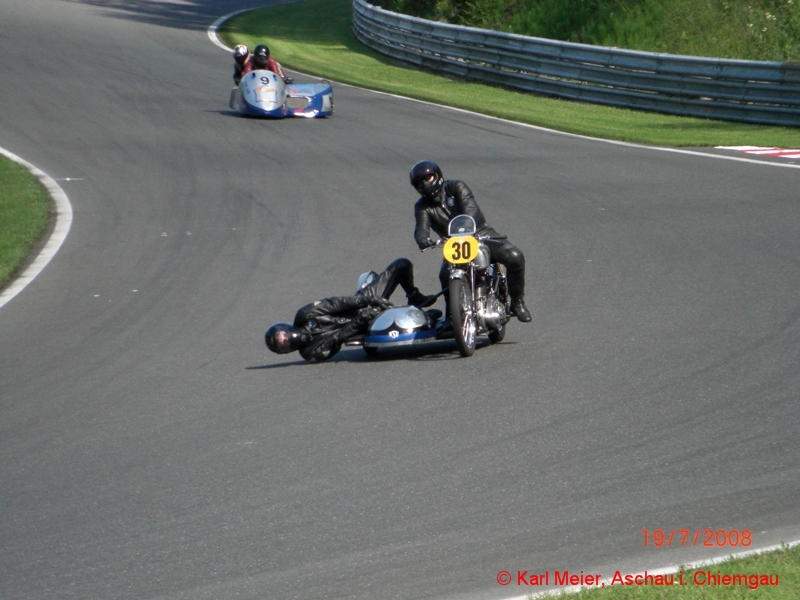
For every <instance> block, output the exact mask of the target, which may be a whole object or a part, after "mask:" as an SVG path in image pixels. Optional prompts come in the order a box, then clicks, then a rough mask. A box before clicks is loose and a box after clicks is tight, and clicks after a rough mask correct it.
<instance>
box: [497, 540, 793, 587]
mask: <svg viewBox="0 0 800 600" xmlns="http://www.w3.org/2000/svg"><path fill="white" fill-rule="evenodd" d="M798 545H800V540H795V541H794V542H789V543H788V544H776V545H774V546H767V547H766V548H759V549H757V550H748V551H746V552H739V553H738V554H726V555H725V556H718V557H716V558H710V559H707V560H698V561H695V562H692V563H687V564H685V565H673V566H671V567H664V568H661V569H654V570H651V569H647V574H648V575H653V576H657V575H669V574H671V573H677V572H678V571H692V570H694V569H701V568H703V567H708V566H711V565H718V564H719V563H722V562H725V561H727V560H730V559H731V558H745V557H747V556H756V555H758V554H766V553H767V552H775V551H776V550H780V549H781V548H783V547H786V548H793V547H794V546H798ZM644 573H645V572H644V571H641V572H639V573H631V575H634V576H636V575H644ZM626 575H627V573H626ZM612 579H613V578H612V577H607V578H606V579H603V580H601V581H600V583H605V584H608V585H611V580H612ZM583 589H585V588H582V587H581V586H579V585H574V586H570V587H564V588H556V589H552V590H545V591H543V592H534V593H532V594H525V595H524V596H514V597H513V598H506V599H505V600H529V599H530V600H534V599H536V598H548V597H550V596H557V595H559V594H564V593H567V594H576V593H578V592H580V591H581V590H583ZM590 589H594V587H592V588H590Z"/></svg>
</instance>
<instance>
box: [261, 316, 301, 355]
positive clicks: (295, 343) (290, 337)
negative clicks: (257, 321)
mask: <svg viewBox="0 0 800 600" xmlns="http://www.w3.org/2000/svg"><path fill="white" fill-rule="evenodd" d="M308 339H309V336H308V334H307V333H305V332H303V331H300V330H299V329H298V328H297V327H295V326H294V325H289V324H288V323H276V324H275V325H273V326H272V327H270V328H269V329H267V334H266V335H265V336H264V341H265V342H266V343H267V348H269V349H270V350H272V351H273V352H275V353H276V354H288V353H289V352H294V351H295V350H299V349H300V348H301V347H302V346H303V345H304V344H306V343H308Z"/></svg>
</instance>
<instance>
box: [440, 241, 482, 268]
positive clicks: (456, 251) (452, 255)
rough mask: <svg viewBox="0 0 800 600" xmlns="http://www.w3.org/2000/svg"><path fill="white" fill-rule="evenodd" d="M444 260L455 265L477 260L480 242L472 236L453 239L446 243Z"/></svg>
mask: <svg viewBox="0 0 800 600" xmlns="http://www.w3.org/2000/svg"><path fill="white" fill-rule="evenodd" d="M443 252H444V259H445V260H446V261H447V262H449V263H453V264H454V265H463V264H466V263H470V262H472V261H473V260H475V257H476V256H477V255H478V240H476V239H475V238H474V237H472V236H471V235H462V236H459V237H451V238H450V239H449V240H447V241H446V242H445V243H444V247H443Z"/></svg>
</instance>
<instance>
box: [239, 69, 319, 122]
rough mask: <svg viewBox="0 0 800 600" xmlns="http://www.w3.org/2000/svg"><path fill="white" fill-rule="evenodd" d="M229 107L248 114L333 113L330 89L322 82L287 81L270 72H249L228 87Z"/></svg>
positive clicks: (260, 115)
mask: <svg viewBox="0 0 800 600" xmlns="http://www.w3.org/2000/svg"><path fill="white" fill-rule="evenodd" d="M229 105H230V107H231V108H232V109H233V110H235V111H236V112H238V113H239V114H242V115H247V116H252V117H270V118H274V119H283V118H284V117H306V118H309V117H311V118H313V117H329V116H330V115H332V114H333V88H332V87H331V84H330V82H329V81H325V80H323V82H322V83H289V84H287V83H286V82H284V81H283V79H281V78H280V77H279V76H278V75H276V74H275V73H273V72H272V71H267V70H260V69H259V70H255V71H250V72H249V73H248V74H247V75H245V76H244V77H242V80H241V81H240V82H239V86H238V87H235V88H233V89H232V90H231V97H230V101H229Z"/></svg>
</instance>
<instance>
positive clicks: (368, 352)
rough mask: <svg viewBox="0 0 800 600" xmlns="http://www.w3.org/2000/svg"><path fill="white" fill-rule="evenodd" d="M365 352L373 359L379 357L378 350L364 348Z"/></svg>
mask: <svg viewBox="0 0 800 600" xmlns="http://www.w3.org/2000/svg"><path fill="white" fill-rule="evenodd" d="M364 352H366V353H367V356H369V357H370V358H372V357H373V356H377V355H378V349H377V348H369V347H367V346H364Z"/></svg>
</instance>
